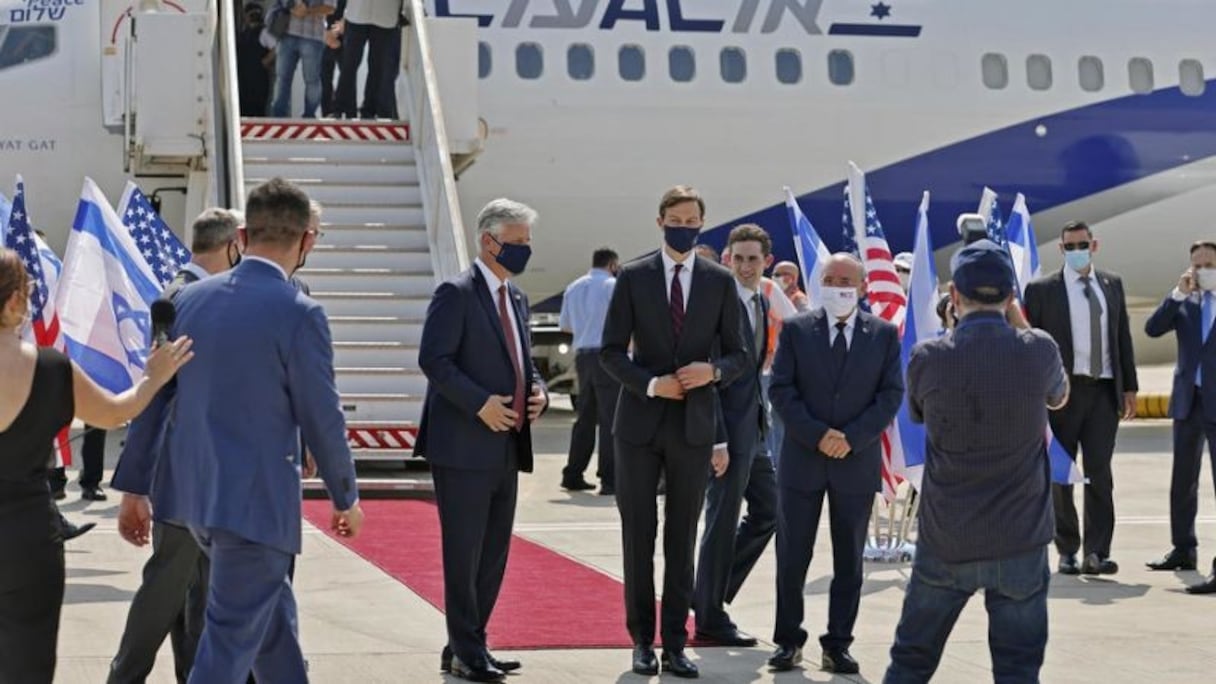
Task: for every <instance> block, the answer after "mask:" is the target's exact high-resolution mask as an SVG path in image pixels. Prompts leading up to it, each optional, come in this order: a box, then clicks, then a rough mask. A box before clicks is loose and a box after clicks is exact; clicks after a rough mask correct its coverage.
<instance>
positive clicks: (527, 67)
mask: <svg viewBox="0 0 1216 684" xmlns="http://www.w3.org/2000/svg"><path fill="white" fill-rule="evenodd" d="M544 69H545V58H544V55H543V54H541V51H540V46H539V45H537V44H536V43H520V44H519V45H518V46H516V48H515V73H517V74H519V77H520V78H528V79H532V78H540V72H542V71H544Z"/></svg>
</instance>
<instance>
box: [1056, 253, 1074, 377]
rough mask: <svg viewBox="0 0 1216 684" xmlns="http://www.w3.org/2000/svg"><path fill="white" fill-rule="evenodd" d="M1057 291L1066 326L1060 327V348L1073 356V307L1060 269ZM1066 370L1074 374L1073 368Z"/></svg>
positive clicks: (1057, 278)
mask: <svg viewBox="0 0 1216 684" xmlns="http://www.w3.org/2000/svg"><path fill="white" fill-rule="evenodd" d="M1055 289H1056V293H1055V294H1056V300H1057V301H1059V302H1060V306H1061V307H1063V309H1064V324H1063V325H1062V326H1060V331H1061V336H1062V337H1063V339H1061V340H1059V343H1060V348H1061V349H1067V350H1069V352H1068V353H1069V355H1071V354H1072V349H1073V341H1072V307H1070V306H1069V305H1068V281H1067V280H1066V279H1065V278H1064V269H1060V271H1059V272H1058V273H1056V283H1055ZM1066 370H1067V371H1068V372H1070V373H1071V372H1072V369H1071V368H1068V369H1066Z"/></svg>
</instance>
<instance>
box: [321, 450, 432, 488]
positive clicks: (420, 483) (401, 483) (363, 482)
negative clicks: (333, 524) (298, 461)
mask: <svg viewBox="0 0 1216 684" xmlns="http://www.w3.org/2000/svg"><path fill="white" fill-rule="evenodd" d="M401 458H402V457H400V456H398V457H397V459H398V460H400V459H401ZM355 460H364V459H361V458H359V457H358V456H356V457H355ZM304 491H305V492H306V495H309V496H313V497H319V496H321V495H323V494H324V492H325V483H324V482H322V481H321V480H319V479H316V480H304ZM359 491H360V492H364V493H366V494H367V495H368V496H371V495H372V494H373V493H375V494H377V495H379V498H386V497H387V498H413V497H416V496H424V495H426V494H427V493H428V492H433V491H435V483H434V482H433V481H432V480H431V478H430V476H429V475H420V476H415V477H401V478H396V477H364V476H362V475H360V476H359Z"/></svg>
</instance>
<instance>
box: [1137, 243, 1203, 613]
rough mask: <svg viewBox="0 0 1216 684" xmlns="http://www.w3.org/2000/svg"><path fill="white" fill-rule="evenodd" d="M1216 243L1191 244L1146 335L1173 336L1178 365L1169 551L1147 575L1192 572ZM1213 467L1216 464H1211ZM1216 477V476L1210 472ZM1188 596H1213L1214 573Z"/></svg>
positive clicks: (1173, 400) (1195, 553)
mask: <svg viewBox="0 0 1216 684" xmlns="http://www.w3.org/2000/svg"><path fill="white" fill-rule="evenodd" d="M1213 292H1216V242H1213V241H1210V240H1202V241H1199V242H1196V243H1195V244H1193V245H1191V267H1190V268H1189V269H1187V270H1186V271H1185V272H1184V273H1183V274H1182V277H1181V278H1179V279H1178V285H1177V286H1176V287H1175V288H1174V290H1173V292H1171V293H1170V294H1169V296H1167V297H1166V298H1165V301H1163V302H1161V306H1159V307H1157V310H1156V311H1155V312H1154V313H1153V315H1152V316H1150V317H1149V319H1148V321H1147V322H1146V323H1145V326H1144V331H1145V332H1146V333H1148V335H1149V337H1161V336H1162V335H1164V334H1166V333H1167V332H1169V331H1171V330H1172V331H1174V335H1175V336H1176V337H1177V339H1178V366H1177V368H1176V370H1175V371H1174V389H1173V393H1172V394H1171V396H1170V417H1171V418H1173V419H1174V466H1173V472H1172V474H1171V476H1170V537H1171V541H1172V542H1173V548H1172V549H1170V552H1169V553H1167V554H1166V555H1165V557H1164V558H1162V559H1161V560H1158V561H1153V562H1150V563H1148V564H1147V565H1148V567H1149V569H1151V570H1194V569H1195V568H1196V566H1197V565H1198V546H1199V542H1198V540H1197V539H1196V537H1195V515H1196V513H1197V512H1198V510H1199V471H1200V468H1201V464H1202V463H1203V440H1204V438H1205V437H1206V438H1207V441H1208V452H1209V454H1212V453H1216V450H1214V449H1213V446H1214V445H1216V346H1213V345H1212V344H1211V332H1212V322H1213V318H1214V317H1216V295H1214V294H1213ZM1214 465H1216V463H1214ZM1214 476H1216V471H1214ZM1187 592H1188V593H1191V594H1211V593H1216V571H1213V573H1212V574H1211V575H1210V576H1209V577H1208V579H1207V581H1205V582H1203V583H1201V584H1197V585H1195V586H1192V587H1188V588H1187Z"/></svg>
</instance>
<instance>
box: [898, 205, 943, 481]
mask: <svg viewBox="0 0 1216 684" xmlns="http://www.w3.org/2000/svg"><path fill="white" fill-rule="evenodd" d="M937 287H938V281H937V266H936V264H934V262H933V242H932V239H931V238H930V235H929V192H928V191H925V194H924V195H922V196H921V200H920V209H918V210H917V212H916V242H915V246H914V247H913V249H912V275H911V278H910V279H909V283H908V312H907V315H906V317H905V318H904V336H903V340H902V345H903V350H902V354H901V355H902V357H903V366H904V370H905V372H906V371H907V368H908V359H909V357H910V356H911V355H912V348H913V347H915V346H916V345H917V343H919V342H923V341H925V340H931V339H933V338H935V337H937V335H938V330H939V329H940V328H941V326H940V325H938V318H937V299H938V294H937ZM895 420H896V422H897V423H898V424H899V436H900V439H901V440H903V446H904V454H903V455H904V462H903V467H902V468H897V470H898V471H899V474H900V475H902V476H903V477H904V479H906V480H908V481H909V482H911V483H912V486H913V487H915V488H916V489H917V491H920V483H921V478H922V477H923V475H924V470H925V439H926V437H925V426H924V425H922V424H919V423H914V422H912V417H911V416H909V415H908V404H907V402H904V403H903V404H902V405H901V406H900V407H899V413H898V414H896V416H895ZM897 465H898V464H897Z"/></svg>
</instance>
